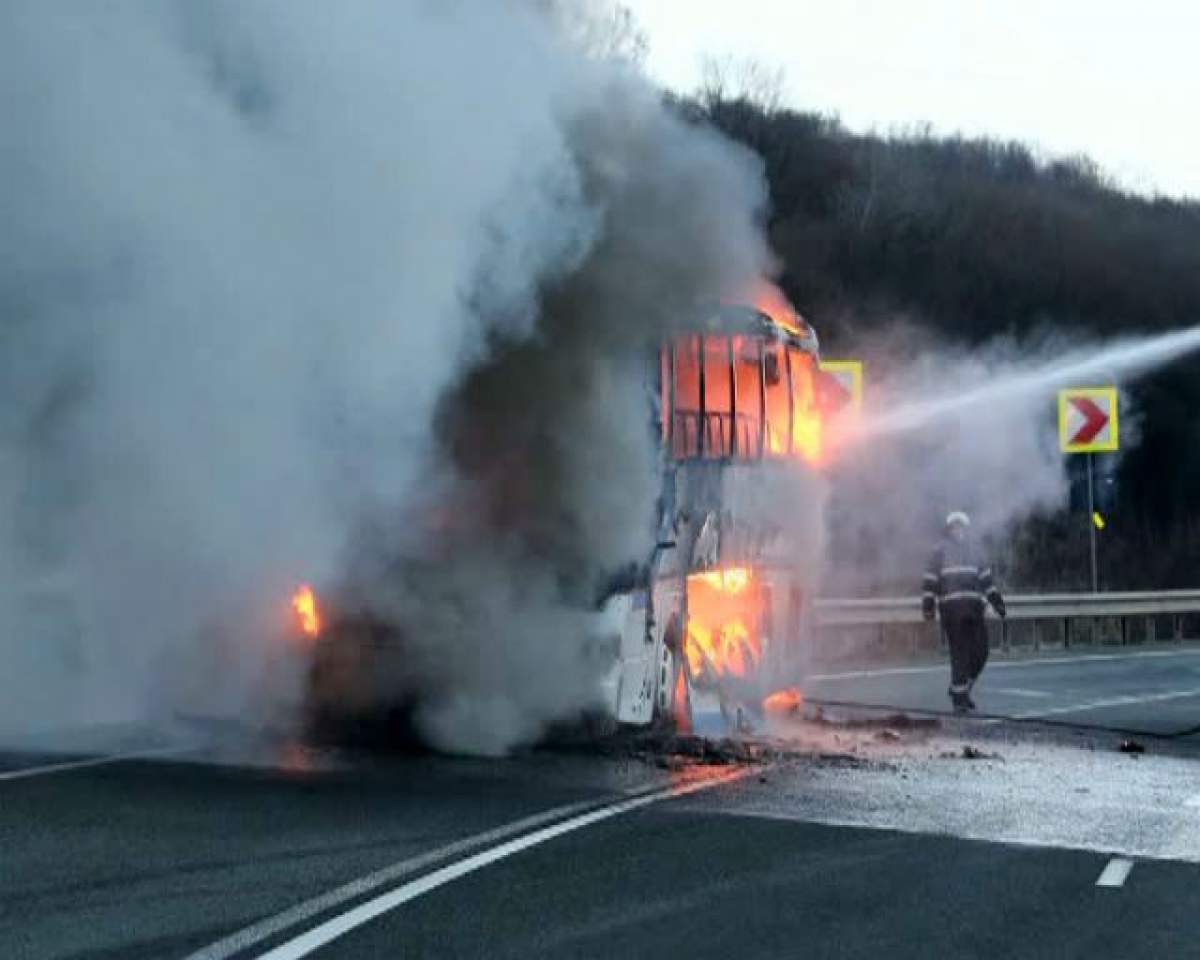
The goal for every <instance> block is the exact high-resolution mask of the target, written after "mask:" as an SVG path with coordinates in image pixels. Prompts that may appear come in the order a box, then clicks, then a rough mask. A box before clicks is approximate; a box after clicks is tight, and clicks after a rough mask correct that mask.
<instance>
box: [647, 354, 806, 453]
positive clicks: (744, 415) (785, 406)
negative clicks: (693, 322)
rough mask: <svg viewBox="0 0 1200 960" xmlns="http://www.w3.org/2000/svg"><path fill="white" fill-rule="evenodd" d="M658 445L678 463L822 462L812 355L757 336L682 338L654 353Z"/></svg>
mask: <svg viewBox="0 0 1200 960" xmlns="http://www.w3.org/2000/svg"><path fill="white" fill-rule="evenodd" d="M661 364H662V370H661V383H662V396H661V405H662V411H663V417H662V433H663V442H664V444H665V445H666V446H667V449H668V450H669V451H670V453H671V456H672V457H673V458H675V459H678V460H690V459H696V458H699V459H734V460H757V459H760V458H763V457H769V458H790V457H796V458H802V459H804V460H807V461H808V462H809V463H814V464H816V463H820V462H821V461H822V460H823V453H824V450H823V444H822V422H821V410H820V405H819V403H818V397H817V376H818V370H817V367H816V361H815V358H814V356H813V354H812V353H810V352H809V351H807V350H805V349H802V348H801V347H800V346H798V345H797V344H796V343H794V342H790V341H788V340H786V339H780V338H773V337H770V336H766V335H762V334H751V333H745V334H726V333H709V334H698V333H696V334H684V335H681V336H679V337H676V338H674V340H672V341H670V342H668V343H667V344H665V345H664V347H663V351H662V360H661Z"/></svg>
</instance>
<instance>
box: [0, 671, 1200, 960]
mask: <svg viewBox="0 0 1200 960" xmlns="http://www.w3.org/2000/svg"><path fill="white" fill-rule="evenodd" d="M1165 653H1167V654H1169V656H1161V657H1140V658H1133V657H1124V658H1122V659H1120V660H1098V659H1078V660H1075V661H1074V662H1073V663H1051V662H1042V663H1039V664H1036V665H1031V666H1022V667H1017V666H1013V667H1004V668H1001V667H997V668H996V669H994V670H993V672H992V673H991V674H989V675H988V677H987V685H986V686H984V687H983V688H982V689H981V691H980V696H979V697H978V698H977V699H979V700H980V706H981V707H984V706H986V707H987V708H988V709H994V710H996V711H997V712H999V711H1000V710H1001V709H1008V708H1014V709H1013V712H1018V711H1016V710H1015V708H1017V707H1020V708H1022V710H1021V711H1020V712H1025V713H1028V712H1031V711H1034V710H1037V709H1041V710H1043V711H1045V710H1051V709H1062V710H1065V709H1067V708H1071V707H1079V708H1080V709H1079V710H1078V711H1077V712H1078V714H1079V715H1081V716H1083V717H1085V718H1087V719H1088V721H1089V722H1093V721H1095V722H1097V723H1098V724H1100V725H1103V724H1105V723H1107V722H1108V721H1110V720H1120V721H1121V722H1122V723H1124V722H1125V721H1127V720H1128V721H1130V722H1134V721H1136V722H1137V723H1141V724H1145V725H1149V726H1155V725H1157V726H1161V727H1163V728H1165V727H1167V726H1170V727H1171V729H1172V730H1174V729H1175V727H1176V725H1178V724H1194V723H1196V722H1198V721H1200V698H1197V699H1193V694H1192V693H1189V692H1188V691H1190V690H1193V689H1194V688H1197V687H1200V676H1198V675H1197V673H1196V671H1197V670H1198V669H1200V656H1197V655H1196V654H1194V653H1192V652H1191V651H1190V650H1173V651H1165ZM1018 678H1019V682H1018ZM822 683H823V684H824V685H825V686H827V687H829V688H836V689H837V690H838V691H842V690H852V691H853V693H854V695H855V696H857V697H861V696H865V695H867V694H872V693H873V694H874V695H875V698H876V700H877V701H878V702H880V703H883V702H885V701H888V702H890V701H892V700H894V699H896V698H897V697H901V698H904V697H907V698H909V699H910V701H911V702H912V705H914V706H916V705H919V704H920V703H923V702H925V700H926V699H929V700H930V705H933V701H936V700H938V699H939V695H941V696H944V683H945V677H944V675H942V674H940V673H938V672H937V671H936V670H930V671H928V672H924V673H913V672H908V673H898V674H897V673H887V674H879V675H869V674H863V673H861V672H860V673H857V674H855V675H854V676H852V677H841V678H830V679H828V680H825V681H822ZM1016 691H1024V692H1016ZM1035 692H1036V693H1038V694H1040V693H1049V694H1050V696H1048V697H1041V696H1037V695H1035ZM1172 693H1177V694H1179V696H1178V697H1175V698H1173V699H1164V698H1165V697H1167V696H1168V695H1170V694H1172ZM1152 697H1156V698H1159V699H1157V700H1150V699H1148V698H1152ZM1051 698H1053V699H1054V705H1050V704H1049V703H1046V704H1042V703H1041V701H1042V700H1050V699H1051ZM1102 701H1103V702H1108V701H1113V704H1112V705H1110V706H1095V705H1094V704H1096V703H1099V702H1102ZM1089 705H1090V706H1089ZM1188 705H1191V706H1192V708H1193V712H1191V713H1190V714H1189V713H1188V710H1187V707H1188ZM1167 707H1170V709H1171V710H1172V711H1173V713H1172V714H1171V716H1170V718H1169V721H1168V720H1163V718H1162V715H1161V713H1160V711H1162V710H1164V709H1166V708H1167ZM1056 716H1062V717H1065V718H1068V719H1070V718H1072V717H1074V716H1075V713H1071V714H1067V713H1063V714H1058V715H1056ZM789 724H790V726H789ZM1120 739H1122V737H1121V736H1120V735H1117V734H1108V733H1105V732H1103V731H1096V730H1085V731H1081V732H1076V731H1073V730H1069V729H1054V730H1049V731H1047V730H1043V729H1039V728H1037V727H1035V726H1032V725H1029V724H1026V723H1006V722H989V721H987V720H967V721H960V720H945V721H942V722H941V723H940V724H939V725H938V726H937V727H927V726H912V727H910V726H905V725H903V724H896V723H895V722H894V721H888V722H886V723H877V724H866V725H861V724H859V722H858V721H857V720H854V721H851V722H848V723H847V724H846V725H837V724H832V725H831V724H827V723H826V724H815V725H814V724H811V723H810V724H806V723H803V722H801V721H798V720H783V721H780V725H779V726H777V727H776V728H775V729H774V730H773V739H772V740H771V741H770V746H771V749H773V750H776V751H781V752H780V753H779V754H778V755H777V756H775V757H774V759H773V761H772V762H771V763H769V764H767V765H752V766H744V767H739V766H736V765H735V766H722V767H689V766H687V765H684V764H681V763H679V762H677V761H676V760H675V759H674V758H671V757H665V756H662V755H650V756H648V757H647V756H643V755H642V754H641V753H633V752H628V751H626V752H622V751H617V752H616V753H615V755H601V754H598V753H588V752H581V751H574V752H564V751H558V752H555V751H539V752H534V753H530V754H527V755H524V756H521V757H517V758H512V759H508V760H460V759H449V758H438V757H412V756H403V757H402V756H391V757H388V756H380V755H365V754H357V753H354V754H351V753H340V752H336V751H327V750H314V749H307V748H303V747H299V746H295V745H288V744H275V745H270V746H268V745H265V744H256V745H255V746H254V747H253V748H248V747H245V746H244V745H243V746H242V747H234V746H231V745H229V744H223V745H221V746H220V747H219V748H213V747H211V746H208V747H204V748H202V749H200V748H197V749H190V750H188V751H187V752H185V753H182V754H179V755H170V754H167V753H159V754H156V755H155V757H154V758H153V759H139V758H137V757H133V758H123V756H124V755H122V754H118V755H116V756H113V755H108V754H104V753H100V752H97V751H88V750H83V749H79V748H78V745H77V749H75V750H74V751H73V752H71V753H70V754H67V755H61V754H56V753H51V752H48V751H46V750H40V751H33V750H25V751H10V752H8V753H5V754H3V755H0V844H2V849H3V852H4V857H3V868H2V869H0V955H2V956H4V957H13V958H26V957H29V958H68V957H70V958H80V960H82V958H88V960H100V958H126V957H129V958H143V957H176V958H184V957H191V958H196V960H199V958H201V957H204V958H207V960H217V958H222V957H237V958H249V957H255V958H258V957H267V956H271V957H274V958H275V960H282V958H298V957H302V956H314V957H351V958H358V957H389V958H390V957H423V956H429V957H455V956H462V957H492V956H498V957H506V956H512V957H517V956H520V957H529V956H547V957H550V956H553V957H563V956H595V957H611V956H633V957H640V956H652V955H653V956H655V957H660V958H661V957H670V956H687V957H722V958H730V957H757V956H763V957H766V956H771V957H775V956H780V955H784V956H800V955H809V956H818V957H825V956H836V957H868V956H870V957H879V956H880V955H882V954H885V953H886V955H888V956H892V957H896V956H899V957H928V956H934V955H939V954H940V955H954V956H967V957H974V956H981V957H992V956H1011V957H1031V956H1048V957H1049V956H1053V957H1088V958H1092V957H1128V956H1139V955H1140V956H1181V957H1182V956H1196V955H1200V945H1198V944H1200V744H1197V743H1196V742H1195V741H1194V740H1187V739H1185V740H1160V739H1156V738H1154V737H1146V738H1144V739H1143V741H1142V742H1143V743H1144V745H1145V747H1146V752H1145V753H1144V754H1133V755H1130V754H1124V753H1121V752H1119V751H1118V750H1117V744H1118V742H1119V740H1120ZM968 744H969V745H970V746H971V747H972V749H971V750H970V751H968V753H969V755H970V756H971V757H975V758H976V759H964V756H963V748H964V745H968ZM122 746H123V747H124V748H125V749H126V750H127V751H128V752H129V753H132V754H140V753H144V752H145V751H149V750H160V751H161V750H164V749H165V747H164V745H163V744H160V743H157V742H155V741H154V740H153V739H149V740H147V739H145V738H142V739H132V740H129V741H128V742H126V743H124V744H123V745H122ZM176 749H177V747H176ZM185 749H186V748H185ZM731 777H732V779H729V778H731ZM1102 877H1105V878H1106V880H1105V882H1106V883H1109V884H1111V885H1108V886H1098V885H1097V882H1098V881H1100V880H1101V878H1102Z"/></svg>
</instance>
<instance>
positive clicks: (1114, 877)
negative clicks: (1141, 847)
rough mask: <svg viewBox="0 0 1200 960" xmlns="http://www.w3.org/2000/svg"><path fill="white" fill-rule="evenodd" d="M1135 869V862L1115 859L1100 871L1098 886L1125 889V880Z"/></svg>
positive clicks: (1122, 858) (1121, 858) (1119, 858)
mask: <svg viewBox="0 0 1200 960" xmlns="http://www.w3.org/2000/svg"><path fill="white" fill-rule="evenodd" d="M1132 869H1133V861H1132V860H1127V859H1125V858H1124V857H1113V858H1112V859H1111V860H1109V861H1108V863H1107V864H1106V865H1105V867H1104V869H1103V870H1101V871H1100V876H1099V877H1097V878H1096V886H1098V887H1123V886H1125V879H1126V878H1127V877H1128V876H1129V871H1130V870H1132Z"/></svg>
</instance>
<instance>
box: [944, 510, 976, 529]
mask: <svg viewBox="0 0 1200 960" xmlns="http://www.w3.org/2000/svg"><path fill="white" fill-rule="evenodd" d="M955 525H957V526H962V527H969V526H970V525H971V518H970V517H968V516H967V515H966V514H965V513H963V512H962V511H961V510H955V511H954V512H953V513H952V514H950V515H949V516H948V517H946V526H948V527H953V526H955Z"/></svg>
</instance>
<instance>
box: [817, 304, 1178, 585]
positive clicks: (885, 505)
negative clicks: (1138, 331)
mask: <svg viewBox="0 0 1200 960" xmlns="http://www.w3.org/2000/svg"><path fill="white" fill-rule="evenodd" d="M862 347H863V350H862V355H863V356H864V357H865V358H866V380H867V384H868V385H867V395H868V403H867V407H866V410H865V412H864V415H863V416H862V418H861V420H860V421H859V422H857V423H854V424H848V425H847V427H846V430H847V437H848V440H847V443H846V446H845V449H843V450H842V451H841V455H840V456H839V458H838V461H839V462H838V464H837V467H836V475H835V481H834V489H835V491H836V493H835V496H834V497H833V499H832V505H831V516H830V524H831V527H832V530H833V531H834V540H835V546H834V550H833V551H832V556H831V557H830V562H829V565H828V569H827V570H826V585H825V589H826V591H827V592H829V593H835V594H836V593H845V594H858V595H871V594H890V595H911V594H913V593H914V592H915V591H916V589H917V587H918V584H919V579H920V572H921V569H922V565H923V563H924V561H925V559H926V558H927V555H928V552H929V549H930V547H931V546H932V544H933V542H934V541H935V539H936V538H937V536H938V535H939V534H940V532H941V528H942V524H943V522H944V519H945V517H946V516H947V514H948V513H949V512H950V511H953V510H965V511H966V512H967V513H968V514H969V515H970V517H971V520H972V530H973V533H974V534H975V535H976V536H977V537H980V538H983V539H989V538H991V539H993V540H994V541H1002V540H1003V539H1004V534H1005V533H1006V531H1007V529H1008V528H1010V527H1011V525H1012V524H1014V523H1016V522H1019V521H1021V520H1024V519H1026V518H1027V517H1029V516H1030V515H1033V514H1037V513H1046V514H1050V513H1053V512H1055V511H1057V510H1059V509H1061V508H1062V507H1064V506H1065V505H1066V503H1067V499H1068V495H1069V492H1070V480H1069V475H1068V468H1067V461H1068V457H1066V456H1064V454H1063V453H1062V452H1061V450H1060V449H1059V437H1058V421H1057V412H1056V411H1057V392H1058V390H1060V389H1061V388H1064V387H1070V386H1096V385H1104V384H1117V385H1122V384H1125V383H1128V382H1129V381H1130V380H1131V379H1133V378H1135V377H1136V376H1137V375H1139V374H1141V373H1144V372H1146V371H1148V370H1151V369H1154V368H1155V367H1158V366H1161V365H1162V364H1164V363H1167V362H1169V361H1171V360H1173V359H1175V358H1177V357H1179V356H1182V355H1183V354H1186V353H1188V352H1190V351H1192V350H1195V349H1197V348H1200V330H1198V329H1196V328H1192V329H1188V330H1181V331H1177V332H1174V333H1169V334H1164V335H1160V336H1154V337H1131V338H1127V339H1125V340H1119V341H1114V342H1109V343H1091V344H1086V345H1085V344H1081V343H1080V342H1079V340H1078V338H1077V337H1073V336H1071V335H1070V333H1069V331H1065V330H1050V329H1046V330H1043V331H1042V332H1041V333H1039V334H1035V335H1033V336H1030V337H1028V338H1025V339H1022V340H1017V339H1014V338H1012V337H999V338H996V339H994V340H992V341H989V342H987V343H985V344H981V345H976V346H970V347H969V346H965V345H964V346H960V347H953V346H950V345H947V344H945V343H944V342H935V341H934V340H933V339H932V338H931V336H930V335H929V334H928V333H927V332H924V331H922V329H921V328H920V327H919V326H916V325H914V324H912V323H911V322H906V321H901V320H897V321H895V322H894V323H893V325H892V327H891V328H890V332H876V333H875V334H873V335H872V336H871V337H870V339H869V341H867V342H864V343H863V344H862ZM1121 426H1122V430H1121V434H1122V448H1123V449H1127V448H1129V447H1131V446H1133V445H1136V442H1137V411H1136V410H1132V409H1130V408H1129V404H1128V398H1127V397H1123V399H1122V406H1121ZM996 559H1003V558H999V557H998V558H996Z"/></svg>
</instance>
